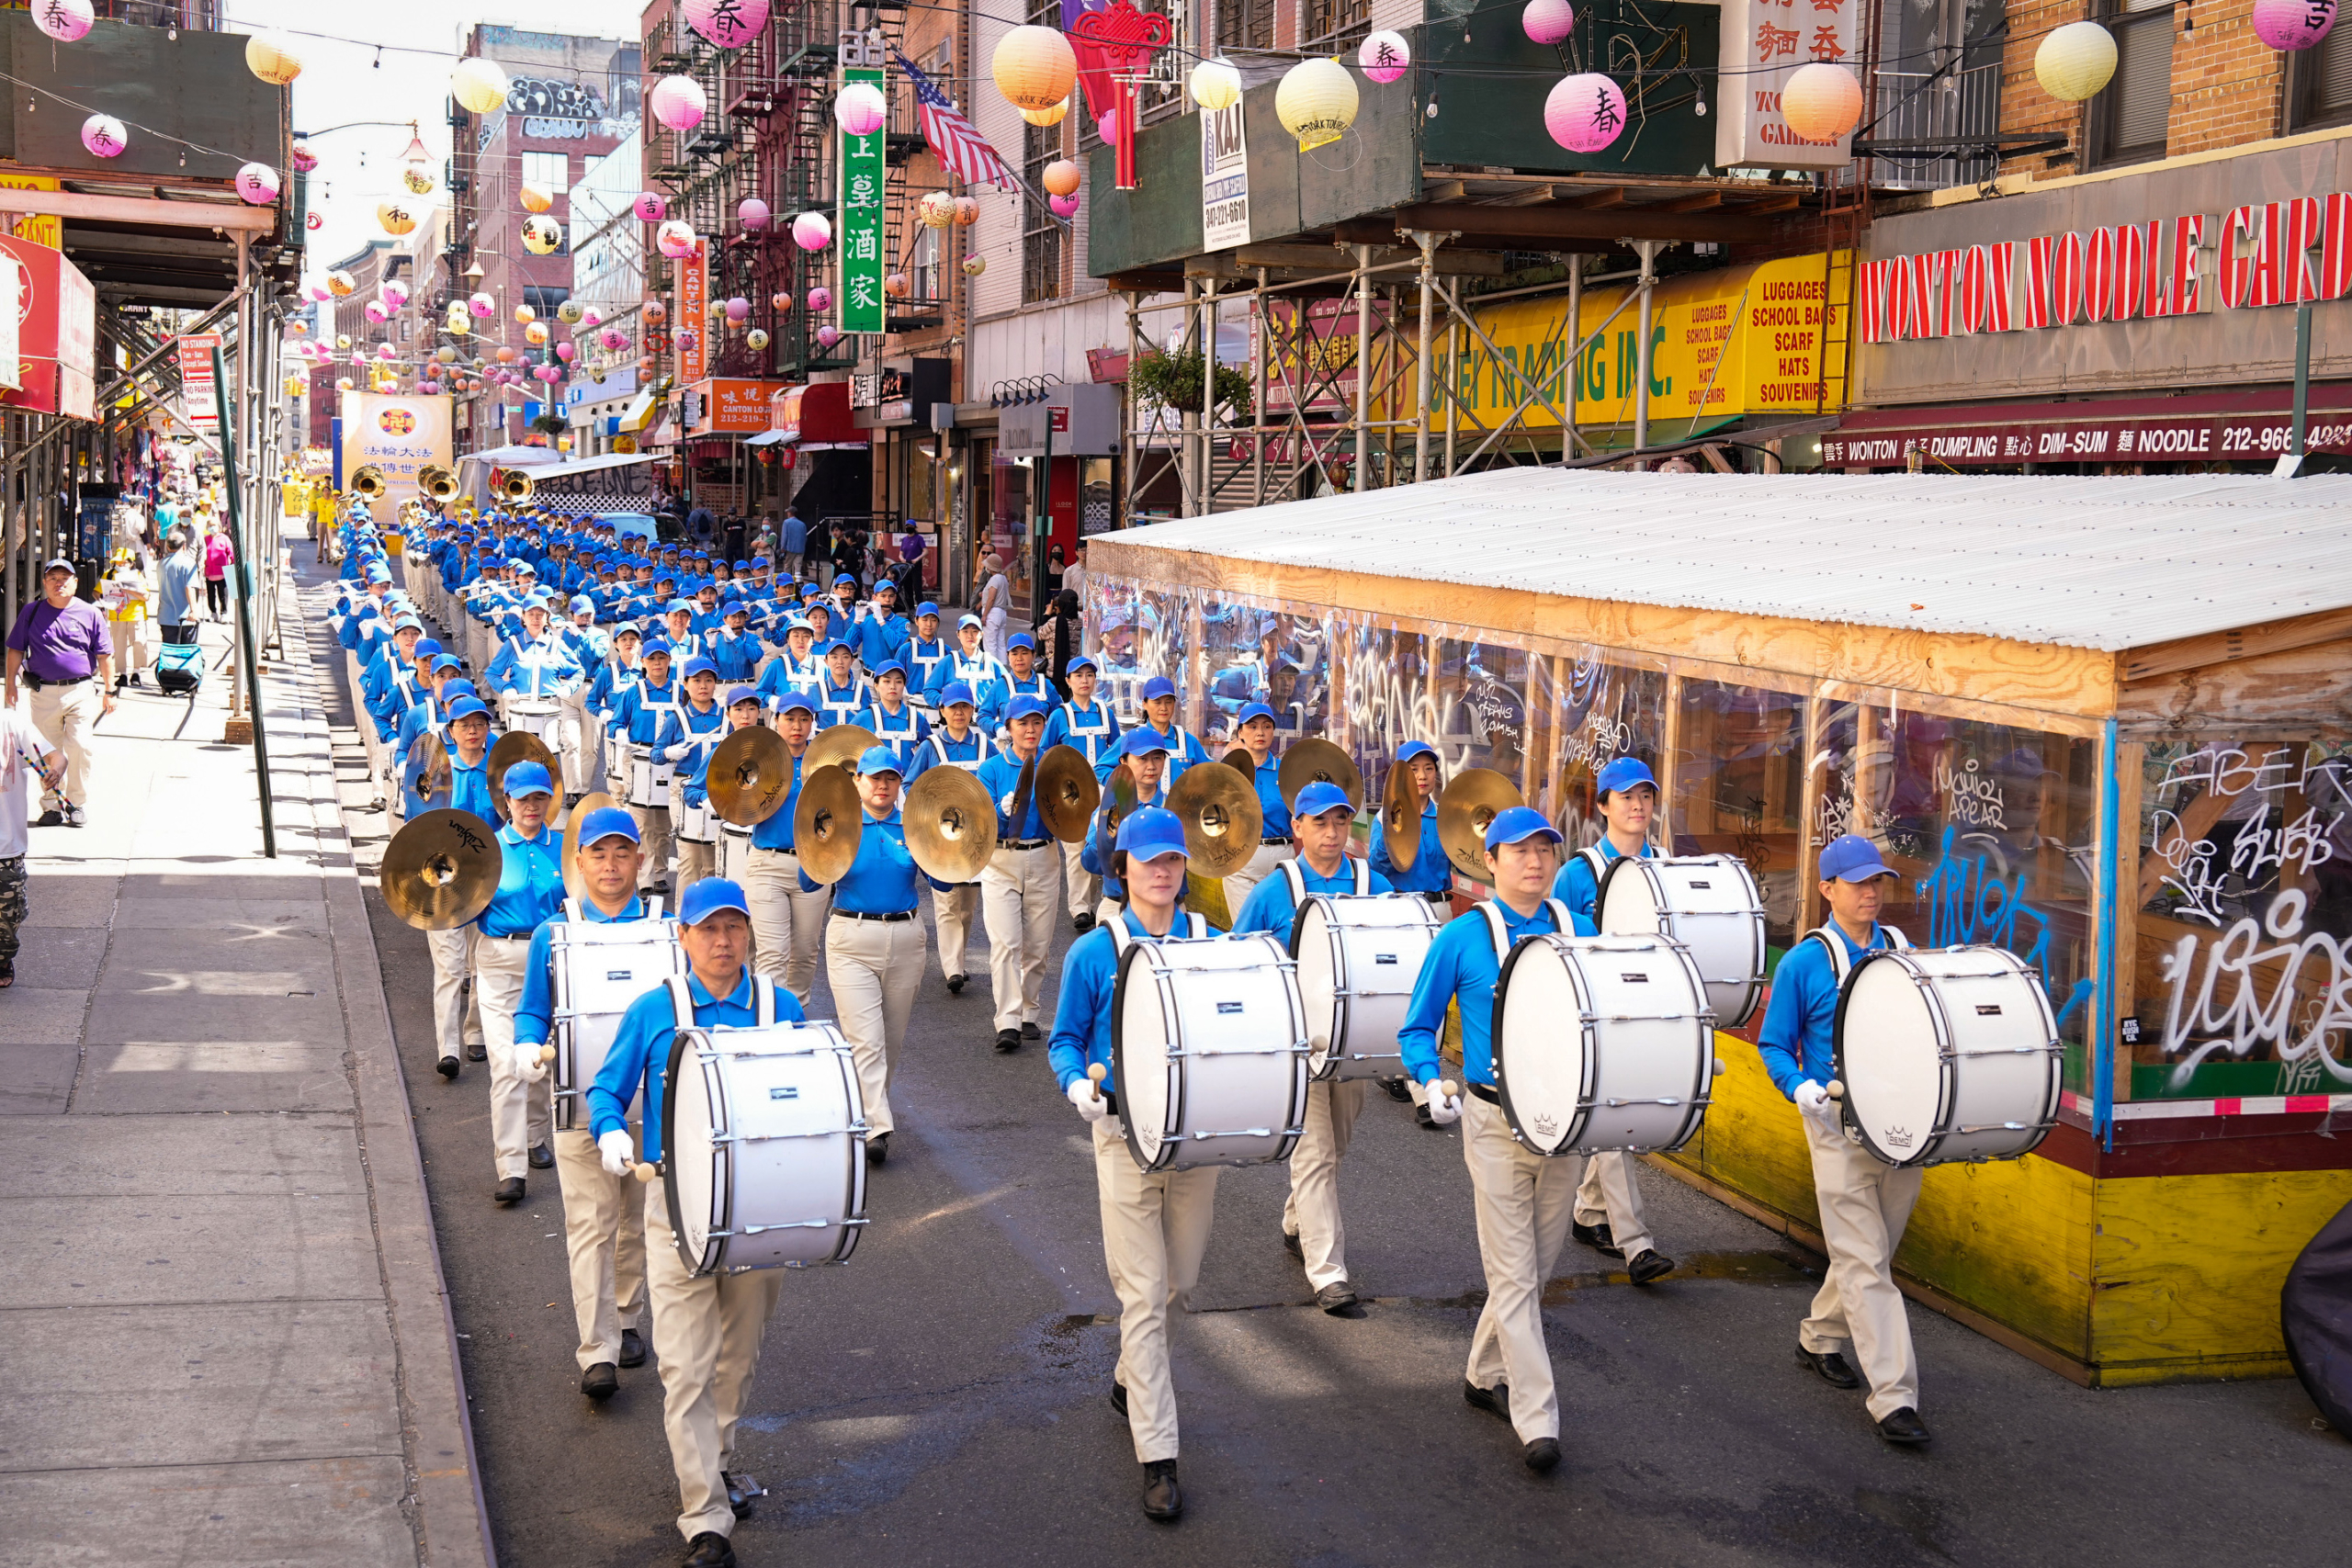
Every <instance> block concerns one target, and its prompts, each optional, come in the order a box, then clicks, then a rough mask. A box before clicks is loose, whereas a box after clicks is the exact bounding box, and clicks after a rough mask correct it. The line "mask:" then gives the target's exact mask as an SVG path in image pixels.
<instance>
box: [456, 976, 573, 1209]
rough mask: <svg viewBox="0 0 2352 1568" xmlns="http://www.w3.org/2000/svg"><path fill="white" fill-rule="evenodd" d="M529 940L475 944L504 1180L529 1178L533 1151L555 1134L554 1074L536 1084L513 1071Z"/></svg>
mask: <svg viewBox="0 0 2352 1568" xmlns="http://www.w3.org/2000/svg"><path fill="white" fill-rule="evenodd" d="M530 953H531V939H530V938H529V937H526V936H523V937H494V936H485V937H481V938H479V939H477V940H476V941H475V942H474V993H475V1000H476V1001H478V1002H480V1003H481V1035H482V1043H484V1044H485V1045H487V1046H488V1047H489V1049H490V1137H491V1145H492V1152H493V1154H494V1155H495V1156H496V1158H497V1161H498V1175H499V1179H501V1180H503V1179H506V1178H507V1177H510V1176H523V1177H527V1176H529V1175H530V1174H531V1149H532V1147H533V1145H538V1144H544V1143H546V1142H547V1141H548V1138H549V1137H550V1136H552V1135H553V1134H554V1132H555V1101H554V1100H553V1098H552V1096H553V1093H554V1089H553V1086H554V1082H555V1075H554V1074H552V1073H548V1074H547V1075H546V1076H544V1077H541V1078H540V1079H539V1081H538V1082H537V1083H533V1082H531V1081H530V1080H529V1079H528V1078H526V1077H523V1076H522V1075H521V1074H520V1073H518V1072H516V1071H515V1004H517V1003H518V1002H520V1001H521V1000H522V999H523V976H524V972H525V971H526V969H527V968H528V965H527V964H526V963H525V962H524V961H525V960H526V959H527V958H528V957H529V956H530Z"/></svg>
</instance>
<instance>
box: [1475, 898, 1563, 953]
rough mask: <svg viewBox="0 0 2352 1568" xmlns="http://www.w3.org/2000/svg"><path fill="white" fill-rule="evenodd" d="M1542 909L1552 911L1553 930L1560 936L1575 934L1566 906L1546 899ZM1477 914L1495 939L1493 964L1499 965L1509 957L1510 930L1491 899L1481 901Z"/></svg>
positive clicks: (1500, 911) (1555, 900)
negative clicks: (1484, 918) (1483, 918)
mask: <svg viewBox="0 0 2352 1568" xmlns="http://www.w3.org/2000/svg"><path fill="white" fill-rule="evenodd" d="M1544 908H1547V909H1549V910H1551V911H1552V923H1553V927H1554V929H1555V930H1556V931H1558V932H1559V933H1560V934H1561V935H1562V936H1571V935H1574V934H1575V932H1576V929H1577V928H1576V922H1575V920H1574V919H1572V918H1571V917H1570V916H1569V914H1568V907H1567V906H1566V904H1564V903H1562V902H1561V901H1560V900H1559V899H1557V898H1546V899H1544ZM1478 912H1479V913H1480V914H1482V915H1484V916H1486V917H1487V931H1489V932H1490V933H1491V934H1492V935H1493V937H1494V939H1495V962H1496V963H1497V964H1500V963H1501V962H1502V961H1503V960H1504V959H1506V958H1509V957H1510V947H1511V943H1510V928H1509V927H1508V926H1506V925H1505V924H1504V923H1503V912H1502V910H1501V909H1499V908H1497V907H1496V903H1495V900H1494V899H1492V898H1487V899H1483V900H1481V901H1480V903H1479V905H1478Z"/></svg>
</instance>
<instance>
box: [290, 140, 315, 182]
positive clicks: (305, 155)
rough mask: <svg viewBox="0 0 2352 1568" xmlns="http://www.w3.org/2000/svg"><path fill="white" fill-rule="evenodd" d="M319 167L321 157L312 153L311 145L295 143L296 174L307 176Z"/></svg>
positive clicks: (300, 142) (301, 142) (304, 142)
mask: <svg viewBox="0 0 2352 1568" xmlns="http://www.w3.org/2000/svg"><path fill="white" fill-rule="evenodd" d="M318 166H319V155H318V154H317V153H316V152H311V144H310V143H309V142H307V141H297V142H296V143H294V172H295V173H296V174H298V175H307V174H309V173H310V172H311V170H312V169H315V168H317V167H318Z"/></svg>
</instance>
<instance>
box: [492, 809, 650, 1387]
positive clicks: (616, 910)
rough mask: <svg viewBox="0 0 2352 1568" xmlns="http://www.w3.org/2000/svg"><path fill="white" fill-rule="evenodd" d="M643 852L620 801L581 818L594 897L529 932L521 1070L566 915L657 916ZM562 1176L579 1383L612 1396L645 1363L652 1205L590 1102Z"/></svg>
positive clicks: (531, 1078) (520, 1012) (529, 1057)
mask: <svg viewBox="0 0 2352 1568" xmlns="http://www.w3.org/2000/svg"><path fill="white" fill-rule="evenodd" d="M638 861H639V853H638V847H637V823H636V822H635V821H634V820H632V819H631V818H630V817H629V814H628V812H626V811H624V810H622V809H621V808H620V807H616V806H607V807H603V808H601V809H599V810H597V811H594V812H591V813H590V814H589V816H588V818H587V820H585V821H583V822H582V823H581V825H580V855H579V862H578V864H579V869H580V882H581V887H582V891H583V893H585V895H586V897H582V899H580V900H579V902H578V903H577V904H576V905H575V904H566V905H565V906H564V907H563V908H561V909H560V911H559V915H558V917H557V918H553V919H548V920H545V921H542V922H541V923H540V926H539V929H538V930H537V931H533V932H532V933H531V948H530V952H529V953H528V954H527V956H526V958H525V959H524V964H523V997H522V999H521V1000H520V1001H519V1002H517V1003H516V1004H515V1066H516V1071H517V1072H518V1073H520V1075H521V1076H522V1077H524V1078H525V1079H526V1081H528V1082H530V1083H532V1084H537V1083H538V1082H540V1081H541V1080H543V1079H544V1078H546V1077H547V1076H548V1064H547V1063H545V1062H542V1061H540V1060H539V1049H540V1047H542V1046H544V1045H545V1044H546V1043H548V1036H549V1034H550V1033H551V1032H552V1031H553V1028H554V1023H555V965H554V954H555V933H556V927H557V925H558V924H559V923H560V921H562V920H584V921H592V922H594V923H596V924H599V925H603V924H608V923H611V922H615V921H621V920H643V919H655V918H658V916H659V913H660V911H659V909H658V908H647V906H646V905H645V903H644V902H643V901H642V900H640V899H639V897H638V896H637V873H638ZM607 1016H609V1015H607ZM535 1092H536V1091H535ZM555 1176H556V1180H557V1182H558V1183H560V1185H561V1187H562V1189H563V1247H564V1253H565V1256H566V1257H567V1258H569V1260H570V1262H571V1311H572V1315H573V1317H574V1318H575V1319H576V1320H577V1321H578V1323H579V1325H580V1346H579V1348H578V1349H577V1350H576V1351H575V1352H574V1355H575V1357H576V1358H577V1359H578V1360H579V1363H580V1392H581V1393H584V1394H586V1395H587V1396H588V1397H589V1398H591V1399H597V1400H603V1399H610V1398H611V1397H612V1396H613V1393H614V1392H615V1391H616V1389H618V1388H619V1387H620V1374H619V1372H618V1371H617V1370H616V1369H618V1368H622V1367H641V1366H643V1365H644V1364H645V1341H644V1339H643V1338H642V1337H639V1334H638V1331H637V1325H638V1320H639V1317H641V1316H642V1315H643V1314H644V1311H645V1205H644V1203H643V1201H642V1195H641V1194H640V1193H639V1191H638V1190H637V1183H636V1182H634V1181H631V1180H630V1179H628V1178H627V1177H625V1176H614V1175H612V1174H610V1173H609V1172H607V1171H606V1170H605V1168H604V1163H603V1160H602V1158H601V1156H599V1155H598V1153H597V1150H596V1138H595V1134H593V1133H592V1132H590V1131H589V1118H588V1114H587V1111H585V1109H584V1108H583V1109H582V1111H581V1113H580V1117H579V1124H578V1125H576V1126H572V1127H569V1128H560V1129H558V1130H557V1132H556V1134H555Z"/></svg>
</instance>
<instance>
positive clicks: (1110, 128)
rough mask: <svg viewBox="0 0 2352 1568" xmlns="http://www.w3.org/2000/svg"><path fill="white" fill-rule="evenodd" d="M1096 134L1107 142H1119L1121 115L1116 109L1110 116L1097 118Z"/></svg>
mask: <svg viewBox="0 0 2352 1568" xmlns="http://www.w3.org/2000/svg"><path fill="white" fill-rule="evenodd" d="M1094 134H1095V135H1097V136H1099V137H1101V138H1102V139H1103V141H1118V140H1119V115H1118V111H1117V110H1116V109H1114V110H1112V111H1111V112H1110V113H1109V114H1105V115H1101V116H1098V117H1097V118H1096V119H1095V121H1094Z"/></svg>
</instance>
